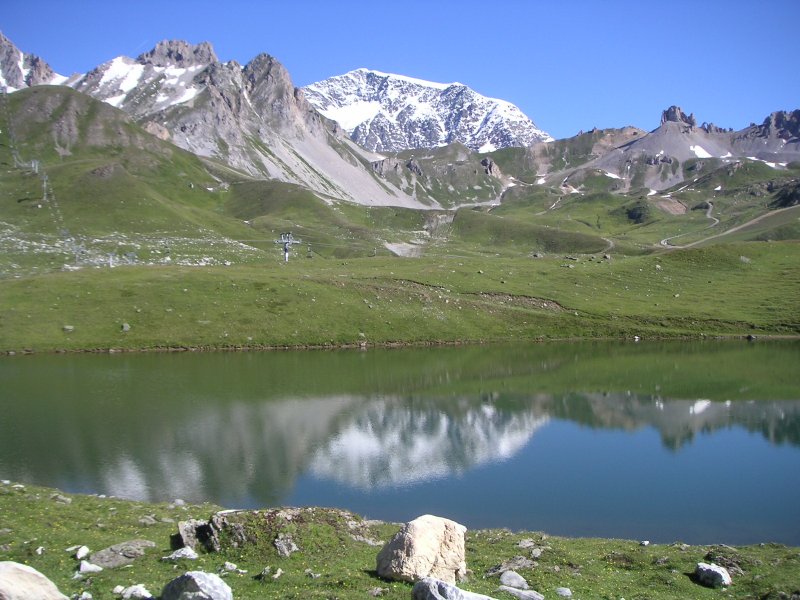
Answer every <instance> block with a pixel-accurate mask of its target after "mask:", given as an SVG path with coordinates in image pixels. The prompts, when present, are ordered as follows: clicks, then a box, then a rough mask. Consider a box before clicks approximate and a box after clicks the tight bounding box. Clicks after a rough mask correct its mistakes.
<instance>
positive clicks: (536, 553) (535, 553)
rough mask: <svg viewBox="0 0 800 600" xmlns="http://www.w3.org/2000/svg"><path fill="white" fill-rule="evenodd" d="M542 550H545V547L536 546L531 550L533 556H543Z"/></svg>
mask: <svg viewBox="0 0 800 600" xmlns="http://www.w3.org/2000/svg"><path fill="white" fill-rule="evenodd" d="M542 552H544V549H543V548H534V549H533V550H531V558H541V556H542Z"/></svg>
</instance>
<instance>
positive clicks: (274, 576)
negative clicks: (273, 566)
mask: <svg viewBox="0 0 800 600" xmlns="http://www.w3.org/2000/svg"><path fill="white" fill-rule="evenodd" d="M281 575H283V569H281V568H280V567H278V570H277V571H275V574H274V575H273V576H272V578H273V579H277V578H278V577H280V576H281Z"/></svg>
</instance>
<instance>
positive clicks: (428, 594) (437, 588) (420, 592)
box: [411, 577, 494, 600]
mask: <svg viewBox="0 0 800 600" xmlns="http://www.w3.org/2000/svg"><path fill="white" fill-rule="evenodd" d="M411 597H412V598H413V599H414V600H494V599H493V598H491V597H490V596H484V595H483V594H475V593H473V592H465V591H464V590H461V589H459V588H457V587H456V586H454V585H451V584H449V583H445V582H444V581H442V580H441V579H434V578H433V577H426V578H424V579H421V580H420V581H418V582H417V583H415V584H414V587H413V589H412V590H411Z"/></svg>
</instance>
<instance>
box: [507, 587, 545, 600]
mask: <svg viewBox="0 0 800 600" xmlns="http://www.w3.org/2000/svg"><path fill="white" fill-rule="evenodd" d="M499 589H500V590H502V591H504V592H506V593H508V594H511V595H512V596H516V597H517V598H519V599H520V600H544V596H543V595H542V594H540V593H539V592H536V591H534V590H520V589H517V588H515V587H509V586H507V585H501V586H500V588H499Z"/></svg>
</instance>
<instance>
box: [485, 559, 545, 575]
mask: <svg viewBox="0 0 800 600" xmlns="http://www.w3.org/2000/svg"><path fill="white" fill-rule="evenodd" d="M533 566H534V564H533V561H532V560H531V559H529V558H525V557H524V556H515V557H514V558H512V559H511V560H506V561H503V562H502V563H500V564H499V565H495V566H494V567H492V568H491V569H489V570H488V571H486V576H487V577H496V576H498V575H500V574H502V573H505V572H506V571H517V570H520V569H532V568H533Z"/></svg>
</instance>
